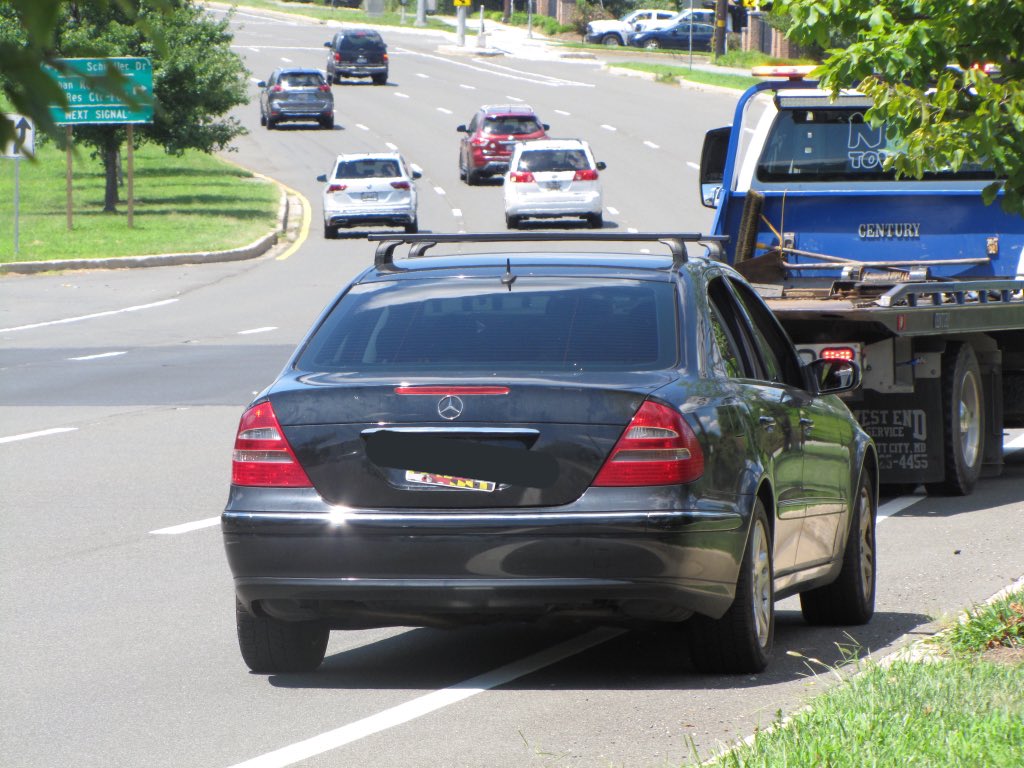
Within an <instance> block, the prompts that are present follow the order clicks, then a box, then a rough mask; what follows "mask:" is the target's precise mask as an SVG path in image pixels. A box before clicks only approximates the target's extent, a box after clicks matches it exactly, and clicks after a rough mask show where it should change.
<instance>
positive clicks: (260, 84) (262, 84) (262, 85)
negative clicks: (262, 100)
mask: <svg viewBox="0 0 1024 768" xmlns="http://www.w3.org/2000/svg"><path fill="white" fill-rule="evenodd" d="M256 87H257V88H266V87H267V81H266V80H260V81H259V82H258V83H256Z"/></svg>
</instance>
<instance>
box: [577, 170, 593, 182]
mask: <svg viewBox="0 0 1024 768" xmlns="http://www.w3.org/2000/svg"><path fill="white" fill-rule="evenodd" d="M572 180H573V181H597V171H595V170H594V169H592V168H587V169H585V170H582V171H576V174H575V175H574V176H573V177H572Z"/></svg>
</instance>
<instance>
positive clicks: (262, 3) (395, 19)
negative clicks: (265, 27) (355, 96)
mask: <svg viewBox="0 0 1024 768" xmlns="http://www.w3.org/2000/svg"><path fill="white" fill-rule="evenodd" d="M238 7H239V8H260V9H262V10H266V11H280V12H282V13H290V14H293V15H299V16H308V17H311V18H314V19H320V20H322V21H341V22H345V23H348V24H369V25H373V26H381V27H401V26H403V24H402V14H401V11H399V12H394V11H385V12H384V14H383V15H381V16H370V15H369V14H367V13H366V12H365V11H363V10H361V9H359V8H341V7H338V8H332V7H331V6H329V5H325V4H324V3H322V2H320V3H313V2H300V1H295V2H276V0H245V2H241V3H238ZM415 21H416V5H415V4H414V3H409V5H408V7H407V8H406V11H405V24H404V26H406V27H411V26H413V23H414V22H415ZM426 22H427V26H426V28H427V29H440V30H445V31H447V32H451V31H452V30H453V29H454V27H452V26H451V25H450V24H445V23H444V22H443V21H438V20H437V19H435V18H433V17H431V16H429V15H428V16H427V17H426ZM333 34H334V30H331V35H333ZM325 39H326V38H325ZM385 42H386V41H385Z"/></svg>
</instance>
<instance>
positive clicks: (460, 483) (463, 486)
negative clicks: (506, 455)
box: [405, 469, 495, 493]
mask: <svg viewBox="0 0 1024 768" xmlns="http://www.w3.org/2000/svg"><path fill="white" fill-rule="evenodd" d="M405 480H406V482H408V483H416V484H417V485H432V486H436V487H439V488H456V489H458V490H460V491H483V492H484V493H490V492H491V491H493V490H494V487H495V484H494V483H492V482H490V481H489V480H473V479H471V478H468V477H453V476H452V475H437V474H434V473H433V472H415V471H413V470H411V469H407V470H406V471H405Z"/></svg>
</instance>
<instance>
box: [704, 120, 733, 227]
mask: <svg viewBox="0 0 1024 768" xmlns="http://www.w3.org/2000/svg"><path fill="white" fill-rule="evenodd" d="M731 136H732V127H731V126H727V127H725V128H715V129H714V130H711V131H708V132H707V133H706V134H705V135H704V147H703V148H702V149H701V152H700V201H701V203H702V204H703V205H704V206H705V207H707V208H715V207H716V206H717V205H718V198H719V196H720V195H721V194H722V187H723V186H724V184H725V160H726V157H727V156H728V154H729V139H730V138H731Z"/></svg>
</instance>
